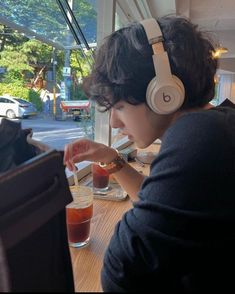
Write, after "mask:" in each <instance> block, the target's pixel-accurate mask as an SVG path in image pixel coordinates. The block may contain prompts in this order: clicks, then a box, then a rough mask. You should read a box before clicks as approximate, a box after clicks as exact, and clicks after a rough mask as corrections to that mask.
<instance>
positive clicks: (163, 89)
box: [140, 18, 185, 114]
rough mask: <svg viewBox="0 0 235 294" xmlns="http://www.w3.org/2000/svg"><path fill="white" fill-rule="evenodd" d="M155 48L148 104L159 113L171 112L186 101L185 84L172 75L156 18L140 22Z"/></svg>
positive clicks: (147, 93) (147, 95)
mask: <svg viewBox="0 0 235 294" xmlns="http://www.w3.org/2000/svg"><path fill="white" fill-rule="evenodd" d="M140 23H141V24H142V25H143V27H144V29H145V32H146V35H147V38H148V41H149V44H150V45H151V46H152V48H153V52H154V55H153V64H154V69H155V73H156V76H155V77H154V78H153V79H152V80H151V81H150V83H149V84H148V87H147V92H146V101H147V104H148V106H149V107H150V108H151V109H152V110H153V111H154V112H156V113H158V114H169V113H172V112H174V111H176V110H177V109H179V108H180V106H181V105H182V104H183V102H184V96H185V90H184V85H183V83H182V82H181V80H180V79H179V78H177V77H176V76H174V75H172V73H171V68H170V63H169V59H168V55H167V52H166V51H165V50H164V47H163V44H162V41H163V38H162V32H161V29H160V27H159V25H158V23H157V21H156V20H155V19H154V18H150V19H145V20H143V21H141V22H140Z"/></svg>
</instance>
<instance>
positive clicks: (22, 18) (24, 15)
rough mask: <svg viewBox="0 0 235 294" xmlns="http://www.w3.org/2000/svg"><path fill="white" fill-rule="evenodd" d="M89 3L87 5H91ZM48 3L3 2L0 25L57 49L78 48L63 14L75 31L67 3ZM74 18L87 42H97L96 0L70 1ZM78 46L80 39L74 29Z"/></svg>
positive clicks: (38, 0)
mask: <svg viewBox="0 0 235 294" xmlns="http://www.w3.org/2000/svg"><path fill="white" fill-rule="evenodd" d="M89 2H90V3H91V4H90V3H89ZM59 3H61V6H60V5H58V1H48V0H20V1H17V0H16V1H15V0H4V1H1V2H0V10H1V16H0V22H1V23H5V24H7V25H8V26H14V28H16V29H18V30H19V31H22V32H24V33H25V34H26V35H27V36H28V37H29V38H38V37H41V40H42V41H44V42H50V44H53V45H54V47H56V48H58V49H63V48H64V49H65V48H70V49H73V48H78V45H79V44H78V43H77V42H76V40H75V39H74V35H73V34H72V32H71V30H70V28H69V27H68V24H67V22H66V20H65V18H64V15H63V13H62V12H63V11H64V12H65V15H67V17H68V19H69V20H70V21H72V24H73V28H75V27H76V26H75V21H73V19H72V18H71V15H70V13H69V10H68V8H66V5H65V3H67V1H60V2H59ZM68 3H69V4H70V7H71V8H72V10H73V12H74V15H75V18H76V19H77V20H78V22H79V24H80V26H81V29H82V30H83V31H84V35H85V37H86V38H87V41H88V43H95V42H96V11H95V3H96V1H94V0H93V1H91V0H90V1H86V0H69V1H68ZM75 32H76V34H77V35H78V37H79V40H80V42H81V43H83V42H82V38H81V35H79V32H78V30H76V29H75Z"/></svg>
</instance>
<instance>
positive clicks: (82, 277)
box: [70, 146, 159, 292]
mask: <svg viewBox="0 0 235 294" xmlns="http://www.w3.org/2000/svg"><path fill="white" fill-rule="evenodd" d="M156 148H157V149H158V148H159V146H155V149H156ZM132 165H133V166H134V167H135V168H136V169H137V170H138V171H140V172H143V174H145V175H147V174H148V173H149V165H146V164H145V165H144V166H140V165H139V164H138V163H133V164H132ZM131 208H132V202H131V200H130V198H129V197H127V198H126V199H125V200H122V201H111V200H101V199H94V212H93V218H92V223H91V238H90V243H89V245H88V246H87V247H84V248H80V249H78V248H71V247H70V253H71V258H72V264H73V272H74V282H75V291H76V292H102V288H101V283H100V271H101V268H102V265H103V256H104V253H105V250H106V248H107V246H108V244H109V240H110V238H111V236H112V234H113V231H114V228H115V226H116V224H117V222H118V221H119V220H120V219H121V218H122V216H123V214H124V213H125V212H126V211H127V210H129V209H131Z"/></svg>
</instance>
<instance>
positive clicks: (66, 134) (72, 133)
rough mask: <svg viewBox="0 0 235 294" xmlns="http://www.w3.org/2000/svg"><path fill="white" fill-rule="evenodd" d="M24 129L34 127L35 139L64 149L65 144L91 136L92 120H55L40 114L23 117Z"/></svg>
mask: <svg viewBox="0 0 235 294" xmlns="http://www.w3.org/2000/svg"><path fill="white" fill-rule="evenodd" d="M20 121H21V125H22V129H26V128H32V130H33V139H35V140H38V141H41V142H43V143H44V144H47V145H49V146H50V147H51V148H55V149H57V150H63V149H64V146H65V145H66V144H67V143H69V142H71V141H73V140H75V139H77V138H82V137H88V136H89V137H91V131H92V127H91V121H90V120H88V121H73V120H72V118H67V119H66V120H61V121H58V120H55V119H54V118H52V117H45V116H43V115H38V116H37V117H32V118H28V119H21V120H20Z"/></svg>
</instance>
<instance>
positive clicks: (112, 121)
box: [109, 108, 122, 129]
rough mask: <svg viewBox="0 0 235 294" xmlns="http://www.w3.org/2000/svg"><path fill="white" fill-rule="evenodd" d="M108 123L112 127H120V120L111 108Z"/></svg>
mask: <svg viewBox="0 0 235 294" xmlns="http://www.w3.org/2000/svg"><path fill="white" fill-rule="evenodd" d="M109 124H110V126H111V127H112V128H114V129H117V128H121V127H122V122H121V121H120V119H119V118H118V115H117V113H116V111H115V109H113V108H112V109H111V111H110V117H109Z"/></svg>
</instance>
